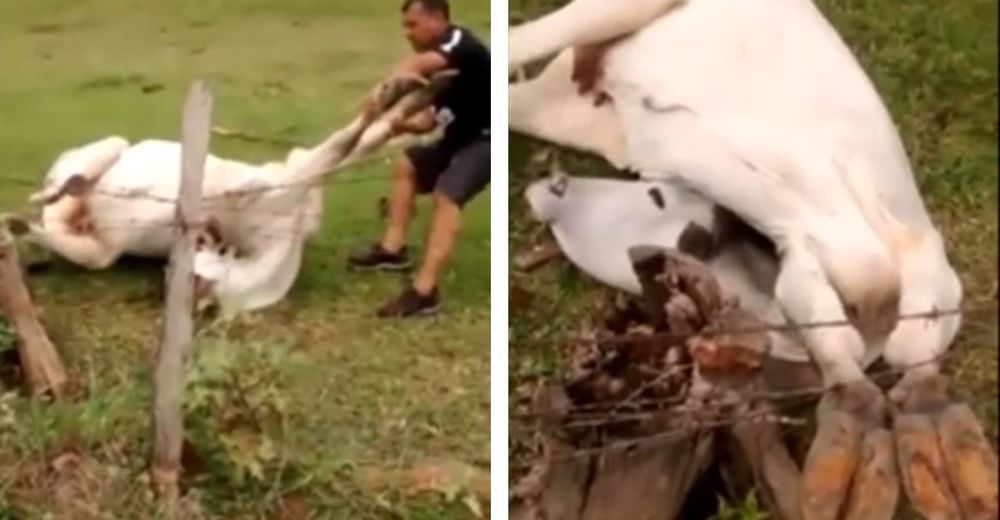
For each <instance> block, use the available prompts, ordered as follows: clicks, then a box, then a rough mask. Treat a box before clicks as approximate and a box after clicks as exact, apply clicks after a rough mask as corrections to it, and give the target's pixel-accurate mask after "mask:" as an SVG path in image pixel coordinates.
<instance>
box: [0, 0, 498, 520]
mask: <svg viewBox="0 0 1000 520" xmlns="http://www.w3.org/2000/svg"><path fill="white" fill-rule="evenodd" d="M453 4H454V5H453V10H454V12H455V13H456V17H457V19H458V21H459V22H460V23H463V24H464V25H467V26H470V27H472V28H473V29H474V30H476V31H477V32H478V33H479V34H480V35H481V36H482V37H483V38H484V40H486V41H488V28H489V23H488V13H489V10H488V9H489V8H488V2H480V1H474V0H457V1H455V2H453ZM397 9H398V5H397V2H394V1H393V2H382V1H379V2H329V1H321V0H285V1H282V2H273V1H267V0H239V1H237V0H175V1H171V2H156V1H152V0H87V1H78V0H9V1H5V2H3V4H2V6H0V78H2V80H0V164H3V171H2V172H0V210H2V211H27V210H28V208H27V207H26V204H25V201H26V196H27V194H28V193H29V192H30V191H31V190H32V184H37V183H38V182H39V181H40V179H41V176H42V174H43V173H44V172H45V170H46V169H47V168H48V166H49V165H50V164H51V162H52V160H53V159H54V158H55V155H56V154H57V153H58V152H60V151H61V150H63V149H65V148H67V147H71V146H75V145H78V144H82V143H85V142H88V141H89V140H93V139H96V138H99V137H102V136H105V135H109V134H120V135H123V136H126V137H128V138H130V139H131V140H135V141H137V140H140V139H143V138H148V137H159V138H168V139H173V138H176V137H177V136H178V134H179V128H180V121H179V117H180V109H181V104H182V102H183V98H184V96H185V95H186V93H187V89H188V86H189V84H190V82H191V81H192V80H194V79H198V78H204V79H207V80H209V82H210V85H211V87H212V89H213V91H214V94H215V99H216V102H215V113H214V122H215V124H217V125H220V126H225V127H229V128H236V129H242V130H247V131H251V132H255V133H262V134H269V135H274V136H277V137H283V138H288V139H293V140H297V141H299V142H305V143H308V142H315V141H317V140H319V139H321V138H322V137H324V136H325V133H326V132H328V131H330V130H332V129H335V128H336V127H338V126H340V125H342V124H344V123H346V122H347V121H348V119H349V118H350V117H351V115H352V110H353V109H354V108H355V107H357V106H358V102H359V101H360V100H361V96H363V95H364V93H365V92H366V90H367V89H368V88H369V87H370V86H371V85H372V84H373V82H374V81H376V80H377V79H379V78H380V77H381V76H382V75H383V74H385V73H386V72H387V71H388V69H389V67H390V66H391V65H392V64H393V63H394V62H395V61H396V60H398V59H400V58H402V57H403V56H404V55H405V54H406V52H408V48H407V46H406V44H405V42H404V40H403V38H402V35H401V34H400V31H399V29H398V24H399V22H398V11H397ZM211 148H212V151H213V152H214V153H216V154H218V155H222V156H227V157H233V158H238V159H243V160H250V161H256V160H264V159H276V158H280V157H283V155H284V153H285V150H282V149H280V148H275V147H272V146H266V145H250V144H246V143H240V142H233V141H227V140H225V139H222V138H214V139H213V143H212V146H211ZM386 174H388V164H387V163H380V164H371V165H367V166H359V167H357V168H353V169H351V170H350V171H348V172H345V175H350V176H352V177H356V176H364V175H368V176H369V177H370V178H369V179H367V180H365V181H357V182H349V183H348V182H343V183H339V184H338V183H336V182H334V183H332V184H331V185H330V186H329V187H328V189H327V196H326V213H325V217H324V218H325V222H324V226H323V231H322V232H321V236H319V237H318V238H317V239H316V240H314V242H312V243H311V244H310V245H309V247H308V248H307V252H306V257H305V260H304V266H303V269H302V273H301V275H300V277H299V279H298V281H297V283H296V285H295V287H294V289H293V290H292V293H291V294H290V296H289V297H288V298H287V300H286V301H284V302H283V303H281V304H280V305H277V306H276V307H274V308H272V309H268V310H266V311H264V312H259V313H255V314H253V315H251V316H250V317H247V318H246V319H242V320H239V321H238V322H236V323H234V324H232V325H231V326H229V327H226V328H224V329H211V328H206V329H203V330H201V331H199V333H198V334H199V335H198V339H197V346H196V350H197V355H196V362H195V364H194V372H193V373H192V381H191V383H190V385H189V394H188V402H187V406H188V412H189V413H188V421H189V431H190V435H189V437H190V439H189V441H190V444H191V447H192V448H193V449H191V450H189V451H190V453H187V454H186V465H187V467H188V468H189V469H190V470H191V472H190V474H189V476H188V478H186V479H185V491H186V499H185V507H186V508H187V517H189V518H288V519H297V518H306V517H307V516H308V515H311V516H309V517H311V518H412V519H428V520H429V519H438V518H442V519H443V518H449V519H450V518H467V517H472V516H473V511H474V510H475V509H476V507H477V503H475V501H474V500H472V499H470V498H469V497H470V496H472V492H471V489H472V488H476V487H477V486H479V487H481V484H482V483H481V482H480V480H478V479H479V478H480V477H481V472H482V471H486V470H488V467H489V420H488V419H489V383H488V381H489V380H488V374H489V277H488V273H489V265H490V260H489V251H490V248H489V205H490V201H489V196H488V194H487V195H484V196H482V197H480V198H479V199H478V200H477V201H475V202H474V203H472V204H471V205H470V206H469V208H468V210H467V221H466V225H465V228H464V237H463V240H462V242H461V245H460V246H459V249H458V251H457V252H456V255H455V259H454V266H453V268H452V269H451V270H450V271H449V273H448V274H447V276H446V278H445V279H444V280H443V283H442V287H441V290H442V295H443V298H444V304H445V306H444V309H443V312H442V313H441V314H440V315H439V316H438V317H435V318H431V319H427V320H419V321H407V322H386V321H379V320H377V319H376V318H374V316H373V313H374V310H375V308H376V307H377V306H378V305H380V304H381V303H382V302H383V301H384V300H386V299H387V298H389V297H392V296H394V295H395V294H396V292H397V291H398V289H399V288H400V287H401V280H400V279H398V278H397V277H395V276H390V275H361V274H352V273H349V272H348V271H347V270H346V269H345V260H346V256H347V254H348V253H349V252H350V251H351V250H352V249H353V248H355V247H358V246H362V245H366V244H368V243H370V242H371V241H372V240H374V239H375V238H376V237H377V236H378V234H379V233H380V230H381V223H380V221H379V218H378V215H377V212H376V201H377V199H378V197H379V196H381V195H383V194H384V193H385V192H386V187H387V184H386V181H385V180H384V176H385V175H386ZM427 209H428V208H427V206H421V215H422V216H426V213H427V211H426V210H427ZM425 228H426V220H424V219H421V220H420V221H419V222H418V223H417V226H415V229H414V230H413V231H414V232H413V236H412V238H413V240H412V241H411V242H412V244H411V245H414V246H417V249H418V251H419V250H420V245H421V244H422V238H423V233H424V230H425ZM161 281H162V265H161V264H157V263H152V262H136V261H131V262H123V263H122V264H120V265H118V266H116V267H114V268H113V269H111V270H108V271H105V272H100V273H91V272H85V271H83V270H81V269H78V268H76V267H74V266H72V265H69V264H67V263H65V262H56V263H54V264H53V265H52V266H51V267H50V268H48V269H46V270H45V271H41V272H38V273H34V274H32V275H31V278H30V283H31V285H32V289H33V291H34V295H35V298H36V302H37V304H38V306H39V307H40V309H41V312H42V318H43V321H44V323H45V324H46V326H47V328H48V330H49V332H50V334H51V335H52V337H53V338H54V340H55V342H56V343H57V345H58V346H59V347H60V350H61V352H62V354H63V355H64V358H65V361H66V362H67V364H68V368H69V369H70V370H71V371H72V373H73V375H74V376H75V377H76V378H77V379H78V383H79V386H80V391H79V392H78V395H77V396H75V398H73V399H70V400H67V401H64V402H58V403H44V402H39V401H33V400H30V399H28V398H26V397H24V396H22V395H21V394H20V393H18V392H17V391H16V388H15V387H14V386H13V385H14V383H16V381H15V380H14V379H13V378H10V377H8V378H7V379H5V380H4V383H3V384H2V386H0V390H2V392H0V395H2V397H0V518H73V519H86V518H151V517H153V515H154V514H155V512H156V504H155V502H154V501H153V500H152V498H151V496H150V494H149V492H148V487H147V484H146V482H145V481H144V478H145V477H144V468H145V463H146V457H147V453H148V451H149V448H150V446H149V444H150V438H149V431H148V430H149V417H148V409H149V397H150V354H151V352H152V348H153V347H154V346H155V343H156V338H157V335H158V319H159V313H160V306H161V300H160V297H161V294H160V293H161ZM8 336H9V334H7V335H3V336H2V338H0V339H2V341H3V348H4V349H5V350H7V351H9V350H10V349H11V347H10V343H11V342H10V339H9V337H8ZM7 357H8V358H9V357H10V356H7ZM3 372H4V374H5V375H7V376H10V375H11V374H10V372H11V370H10V365H9V364H8V365H6V366H5V367H4V371H3ZM435 475H439V476H440V477H441V478H439V479H435V478H432V477H434V476H435ZM427 489H430V490H431V492H429V493H422V492H420V491H421V490H427ZM434 490H437V491H439V492H434ZM478 505H480V506H481V505H482V504H478ZM282 511H284V512H283V513H282ZM307 513H308V515H307ZM282 514H283V515H285V516H281V515H282Z"/></svg>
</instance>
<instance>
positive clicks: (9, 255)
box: [0, 231, 67, 396]
mask: <svg viewBox="0 0 1000 520" xmlns="http://www.w3.org/2000/svg"><path fill="white" fill-rule="evenodd" d="M0 310H2V311H3V314H4V316H5V317H6V318H7V321H8V322H9V323H10V326H11V327H13V328H14V330H15V332H17V339H18V342H17V350H18V355H19V356H20V358H21V367H22V369H23V370H24V378H25V381H26V382H27V384H28V388H29V390H30V391H31V393H32V394H35V395H37V394H41V393H45V392H52V393H53V394H54V395H56V396H58V395H60V394H61V393H62V392H63V387H64V386H65V385H66V380H67V377H66V369H65V368H64V367H63V364H62V360H61V359H60V358H59V352H58V351H56V348H55V346H54V345H53V344H52V341H51V340H50V339H49V336H48V334H46V333H45V328H44V327H42V324H41V323H40V322H39V321H38V314H37V313H36V312H35V307H34V306H33V305H32V303H31V295H30V294H29V293H28V287H27V286H26V285H25V283H24V277H23V273H22V270H21V265H20V263H19V262H18V260H17V248H16V247H15V245H14V240H13V238H11V236H10V235H9V234H8V233H7V232H6V231H5V232H2V233H0Z"/></svg>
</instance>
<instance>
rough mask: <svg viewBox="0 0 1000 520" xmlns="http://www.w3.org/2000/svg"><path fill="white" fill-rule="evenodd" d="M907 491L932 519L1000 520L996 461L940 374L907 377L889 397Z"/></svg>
mask: <svg viewBox="0 0 1000 520" xmlns="http://www.w3.org/2000/svg"><path fill="white" fill-rule="evenodd" d="M890 395H892V397H893V400H894V401H896V405H897V416H896V418H895V425H894V428H893V433H894V435H895V441H896V450H897V454H898V457H899V460H900V465H899V467H900V471H901V473H902V478H903V487H904V489H905V490H906V493H907V495H908V496H909V499H910V502H911V504H912V505H913V508H914V509H916V510H917V511H918V512H919V513H920V514H921V515H923V516H924V517H925V518H927V519H928V520H938V519H941V520H944V519H946V518H963V519H967V520H972V519H974V520H986V519H996V518H997V457H996V453H995V452H994V451H993V449H992V448H991V447H990V444H989V442H988V441H987V440H986V435H985V434H984V432H983V429H982V426H980V424H979V421H978V420H977V419H976V417H975V415H974V414H973V413H972V410H971V409H970V408H969V407H968V406H967V405H965V404H955V403H952V402H951V400H950V399H949V398H948V396H947V380H946V379H945V378H944V377H943V376H940V375H936V374H935V375H929V376H924V377H921V378H917V379H914V378H904V379H903V381H901V382H900V384H899V385H897V386H896V388H894V389H893V391H892V393H891V394H890Z"/></svg>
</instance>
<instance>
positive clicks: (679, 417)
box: [510, 351, 995, 469]
mask: <svg viewBox="0 0 1000 520" xmlns="http://www.w3.org/2000/svg"><path fill="white" fill-rule="evenodd" d="M952 355H954V352H952V351H945V352H942V353H941V354H939V355H937V356H935V357H934V358H932V359H928V360H925V361H921V362H917V363H910V364H906V365H902V366H894V367H889V368H886V369H883V370H879V371H875V372H871V373H869V374H868V378H869V380H879V379H883V378H885V377H886V376H890V375H900V374H902V373H904V372H906V371H907V370H910V369H913V368H918V367H920V366H926V365H928V364H934V363H940V362H942V361H943V360H944V359H945V358H947V357H949V356H952ZM838 386H839V385H836V384H834V385H830V386H815V387H804V388H799V389H794V390H788V391H740V390H736V389H728V391H729V392H730V395H734V396H736V397H738V400H737V401H729V402H721V403H717V404H716V405H715V406H710V405H708V404H707V403H698V407H697V408H687V409H674V410H668V409H662V410H652V411H636V412H627V413H624V414H623V413H621V412H618V413H616V414H615V415H614V416H612V417H608V418H602V419H600V420H595V419H591V418H587V417H584V418H582V419H580V418H578V416H577V415H575V414H574V413H573V411H572V410H573V409H574V408H576V407H569V408H567V409H566V411H563V412H547V413H523V414H518V413H511V414H510V417H511V418H512V419H536V420H537V419H542V418H544V417H546V416H556V418H559V419H563V420H562V421H561V422H560V423H559V426H560V427H563V428H565V429H566V430H572V429H581V428H599V427H604V426H611V425H614V424H621V423H625V422H631V421H639V420H642V419H651V418H661V419H668V420H672V421H674V422H684V421H688V422H689V423H688V424H685V425H683V426H679V427H675V428H669V429H666V430H663V431H660V432H656V433H652V434H648V435H641V436H637V437H630V438H622V439H617V440H614V441H611V442H607V443H605V444H602V445H601V446H595V447H586V448H575V449H571V448H566V449H565V451H560V452H559V453H557V454H553V455H549V456H547V457H546V458H545V461H546V462H548V463H551V462H559V461H565V460H572V459H575V458H582V457H589V456H592V455H600V454H603V453H606V452H608V451H611V450H616V449H630V448H635V447H640V446H642V447H648V446H651V445H656V444H659V443H666V442H670V441H674V440H679V439H681V438H683V437H685V436H688V435H692V434H694V433H696V432H699V431H708V430H711V429H714V428H719V427H727V426H734V425H736V424H738V423H741V422H748V421H750V422H771V423H775V424H784V425H791V426H804V425H806V424H807V423H808V421H806V420H804V419H801V418H798V417H790V416H788V415H785V414H784V412H787V411H788V410H789V409H790V408H792V407H793V406H798V405H799V404H800V403H791V402H790V400H791V399H793V398H803V397H810V398H812V397H819V396H821V395H823V394H825V393H827V392H829V391H832V390H834V389H835V388H837V387H838ZM716 388H719V389H724V387H718V386H717V387H716ZM688 399H689V398H688V397H683V398H682V399H678V398H669V399H646V400H644V401H646V402H649V403H654V404H656V403H663V402H667V401H671V402H673V404H681V403H683V402H685V401H687V400H688ZM994 399H995V398H993V397H991V398H989V399H985V398H984V399H982V402H984V403H985V402H993V401H994ZM964 402H966V403H969V401H968V400H965V401H964ZM614 404H615V403H601V405H604V406H612V405H614ZM755 404H763V405H765V406H768V407H769V409H765V410H757V411H749V412H735V411H732V409H733V408H735V407H737V406H742V407H752V406H753V405H755ZM580 408H582V407H580ZM671 413H672V415H668V414H671ZM719 415H725V417H719V418H713V419H705V418H704V417H715V416H719ZM514 424H515V423H514V422H513V421H512V422H511V426H512V427H514ZM519 429H521V430H526V431H528V432H530V433H535V434H537V433H539V431H538V428H537V427H521V428H519ZM534 464H535V463H534V462H531V463H523V464H514V465H512V468H515V469H528V468H530V467H532V466H533V465H534Z"/></svg>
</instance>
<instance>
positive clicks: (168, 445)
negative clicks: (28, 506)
mask: <svg viewBox="0 0 1000 520" xmlns="http://www.w3.org/2000/svg"><path fill="white" fill-rule="evenodd" d="M211 112H212V95H211V93H210V92H209V91H208V89H207V87H206V86H205V84H204V83H203V82H201V81H198V82H195V83H194V85H192V86H191V91H190V93H189V94H188V98H187V102H186V103H185V105H184V116H183V117H184V122H183V130H182V142H183V147H182V152H181V155H182V157H181V186H180V193H179V195H178V198H177V213H176V214H177V224H178V225H177V228H176V230H175V240H174V245H173V249H172V250H171V252H170V264H169V266H168V268H167V303H166V309H165V313H164V317H163V332H162V334H161V336H160V345H159V349H158V351H157V356H156V369H155V375H154V382H153V384H154V388H153V442H154V443H153V461H152V465H151V470H150V472H151V479H152V483H153V485H154V487H155V488H156V489H157V491H159V492H160V493H161V494H162V495H163V496H164V497H166V498H167V500H168V501H169V502H170V503H173V501H174V500H175V499H176V497H177V479H178V477H179V475H180V471H181V463H180V460H181V445H182V442H183V438H184V418H183V416H182V412H181V401H182V398H183V393H184V365H185V363H186V361H187V358H188V356H189V354H190V351H191V343H192V332H193V328H194V325H193V319H192V313H193V308H194V272H193V262H194V253H195V237H196V233H197V231H198V227H199V226H201V224H202V214H201V185H202V178H203V174H204V168H205V159H206V157H207V155H208V140H209V129H210V127H211Z"/></svg>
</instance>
